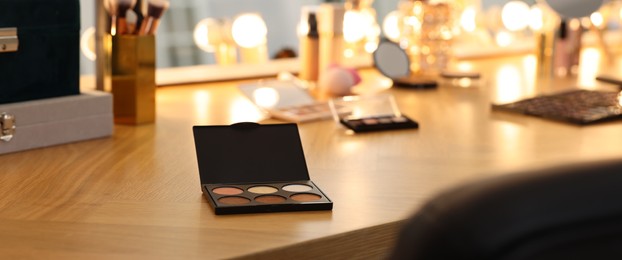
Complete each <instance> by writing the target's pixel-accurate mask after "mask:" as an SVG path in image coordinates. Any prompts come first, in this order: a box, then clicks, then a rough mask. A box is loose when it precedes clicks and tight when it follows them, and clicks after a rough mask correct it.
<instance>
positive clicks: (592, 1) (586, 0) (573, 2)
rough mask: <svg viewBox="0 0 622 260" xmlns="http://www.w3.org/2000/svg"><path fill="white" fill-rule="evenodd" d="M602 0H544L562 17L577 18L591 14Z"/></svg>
mask: <svg viewBox="0 0 622 260" xmlns="http://www.w3.org/2000/svg"><path fill="white" fill-rule="evenodd" d="M603 1H604V0H545V2H546V3H547V4H548V5H549V6H550V7H551V9H553V10H555V12H557V13H558V14H559V15H560V16H562V17H564V18H579V17H585V16H589V15H591V14H592V13H593V12H596V11H597V10H598V8H600V6H601V5H602V4H603Z"/></svg>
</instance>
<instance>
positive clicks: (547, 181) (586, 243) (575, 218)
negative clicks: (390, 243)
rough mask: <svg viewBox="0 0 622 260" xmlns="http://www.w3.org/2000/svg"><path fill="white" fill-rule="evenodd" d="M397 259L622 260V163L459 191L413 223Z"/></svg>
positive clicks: (512, 177) (508, 178)
mask: <svg viewBox="0 0 622 260" xmlns="http://www.w3.org/2000/svg"><path fill="white" fill-rule="evenodd" d="M391 259H426V260H430V259H448V260H461V259H477V260H487V259H494V260H497V259H501V260H518V259H547V260H552V259H564V260H567V259H622V160H619V161H601V162H593V163H581V164H576V165H567V166H563V167H555V168H549V169H545V170H537V171H528V172H519V173H513V174H507V175H501V176H497V177H493V178H488V179H485V180H480V181H476V182H474V183H469V184H465V185H462V186H459V187H455V188H452V189H450V190H448V191H446V192H444V193H442V194H439V195H438V196H436V197H435V198H433V199H432V200H430V201H429V202H427V203H426V204H425V205H424V206H423V207H422V208H420V209H419V210H418V211H417V212H416V214H415V215H414V216H412V217H411V218H410V219H408V220H407V221H406V223H405V226H404V227H403V229H402V232H401V234H400V237H399V238H398V241H397V244H396V247H395V248H394V250H393V251H392V255H391Z"/></svg>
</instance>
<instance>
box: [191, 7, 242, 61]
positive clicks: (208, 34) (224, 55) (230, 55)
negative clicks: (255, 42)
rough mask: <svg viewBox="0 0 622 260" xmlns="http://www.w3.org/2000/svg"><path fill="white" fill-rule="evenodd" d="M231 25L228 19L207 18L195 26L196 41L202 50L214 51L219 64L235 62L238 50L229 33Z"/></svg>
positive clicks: (194, 35)
mask: <svg viewBox="0 0 622 260" xmlns="http://www.w3.org/2000/svg"><path fill="white" fill-rule="evenodd" d="M230 27H231V26H230V22H228V21H227V20H218V19H213V18H205V19H203V20H201V21H199V23H197V25H196V26H195V27H194V32H193V37H194V43H195V44H196V45H197V47H199V48H200V49H201V50H203V51H205V52H209V53H214V56H215V58H216V62H217V63H218V64H220V65H229V64H235V63H236V62H237V51H236V48H235V45H234V44H233V43H232V42H233V39H232V37H231V35H230V34H229V33H227V32H228V31H229V30H228V29H230Z"/></svg>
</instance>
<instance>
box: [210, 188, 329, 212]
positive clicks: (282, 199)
mask: <svg viewBox="0 0 622 260" xmlns="http://www.w3.org/2000/svg"><path fill="white" fill-rule="evenodd" d="M203 189H204V192H205V193H206V194H209V196H208V199H210V200H212V201H210V203H211V204H212V205H215V208H216V209H217V212H218V213H217V214H234V213H247V212H249V210H250V209H249V207H252V211H253V212H272V211H297V210H301V209H303V208H302V207H301V206H300V205H302V204H304V205H305V206H304V210H324V209H327V208H326V207H327V205H329V204H327V203H330V200H329V199H328V198H327V197H326V195H324V193H322V191H321V190H320V189H319V188H317V186H315V184H314V183H313V182H312V181H298V182H282V183H268V184H224V185H223V184H205V185H203Z"/></svg>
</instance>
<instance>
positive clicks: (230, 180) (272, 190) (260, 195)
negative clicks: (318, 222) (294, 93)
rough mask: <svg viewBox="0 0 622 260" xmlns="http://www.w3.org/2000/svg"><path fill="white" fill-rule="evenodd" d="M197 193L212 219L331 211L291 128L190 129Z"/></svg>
mask: <svg viewBox="0 0 622 260" xmlns="http://www.w3.org/2000/svg"><path fill="white" fill-rule="evenodd" d="M193 132H194V140H195V146H196V153H197V161H198V165H199V174H200V179H201V189H202V191H203V193H204V195H205V197H206V198H207V200H208V202H209V203H210V205H211V206H212V208H213V209H214V211H215V213H216V214H217V215H221V214H240V213H261V212H279V211H309V210H331V209H332V208H333V203H332V201H331V200H330V199H329V198H328V197H327V196H326V195H325V194H324V192H322V191H321V190H320V188H319V187H318V186H317V185H315V183H313V181H311V180H310V178H309V173H308V170H307V165H306V161H305V157H304V152H303V149H302V144H301V141H300V136H299V134H298V126H297V125H296V124H291V123H289V124H270V125H260V124H256V123H237V124H233V125H230V126H216V125H212V126H194V127H193Z"/></svg>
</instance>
